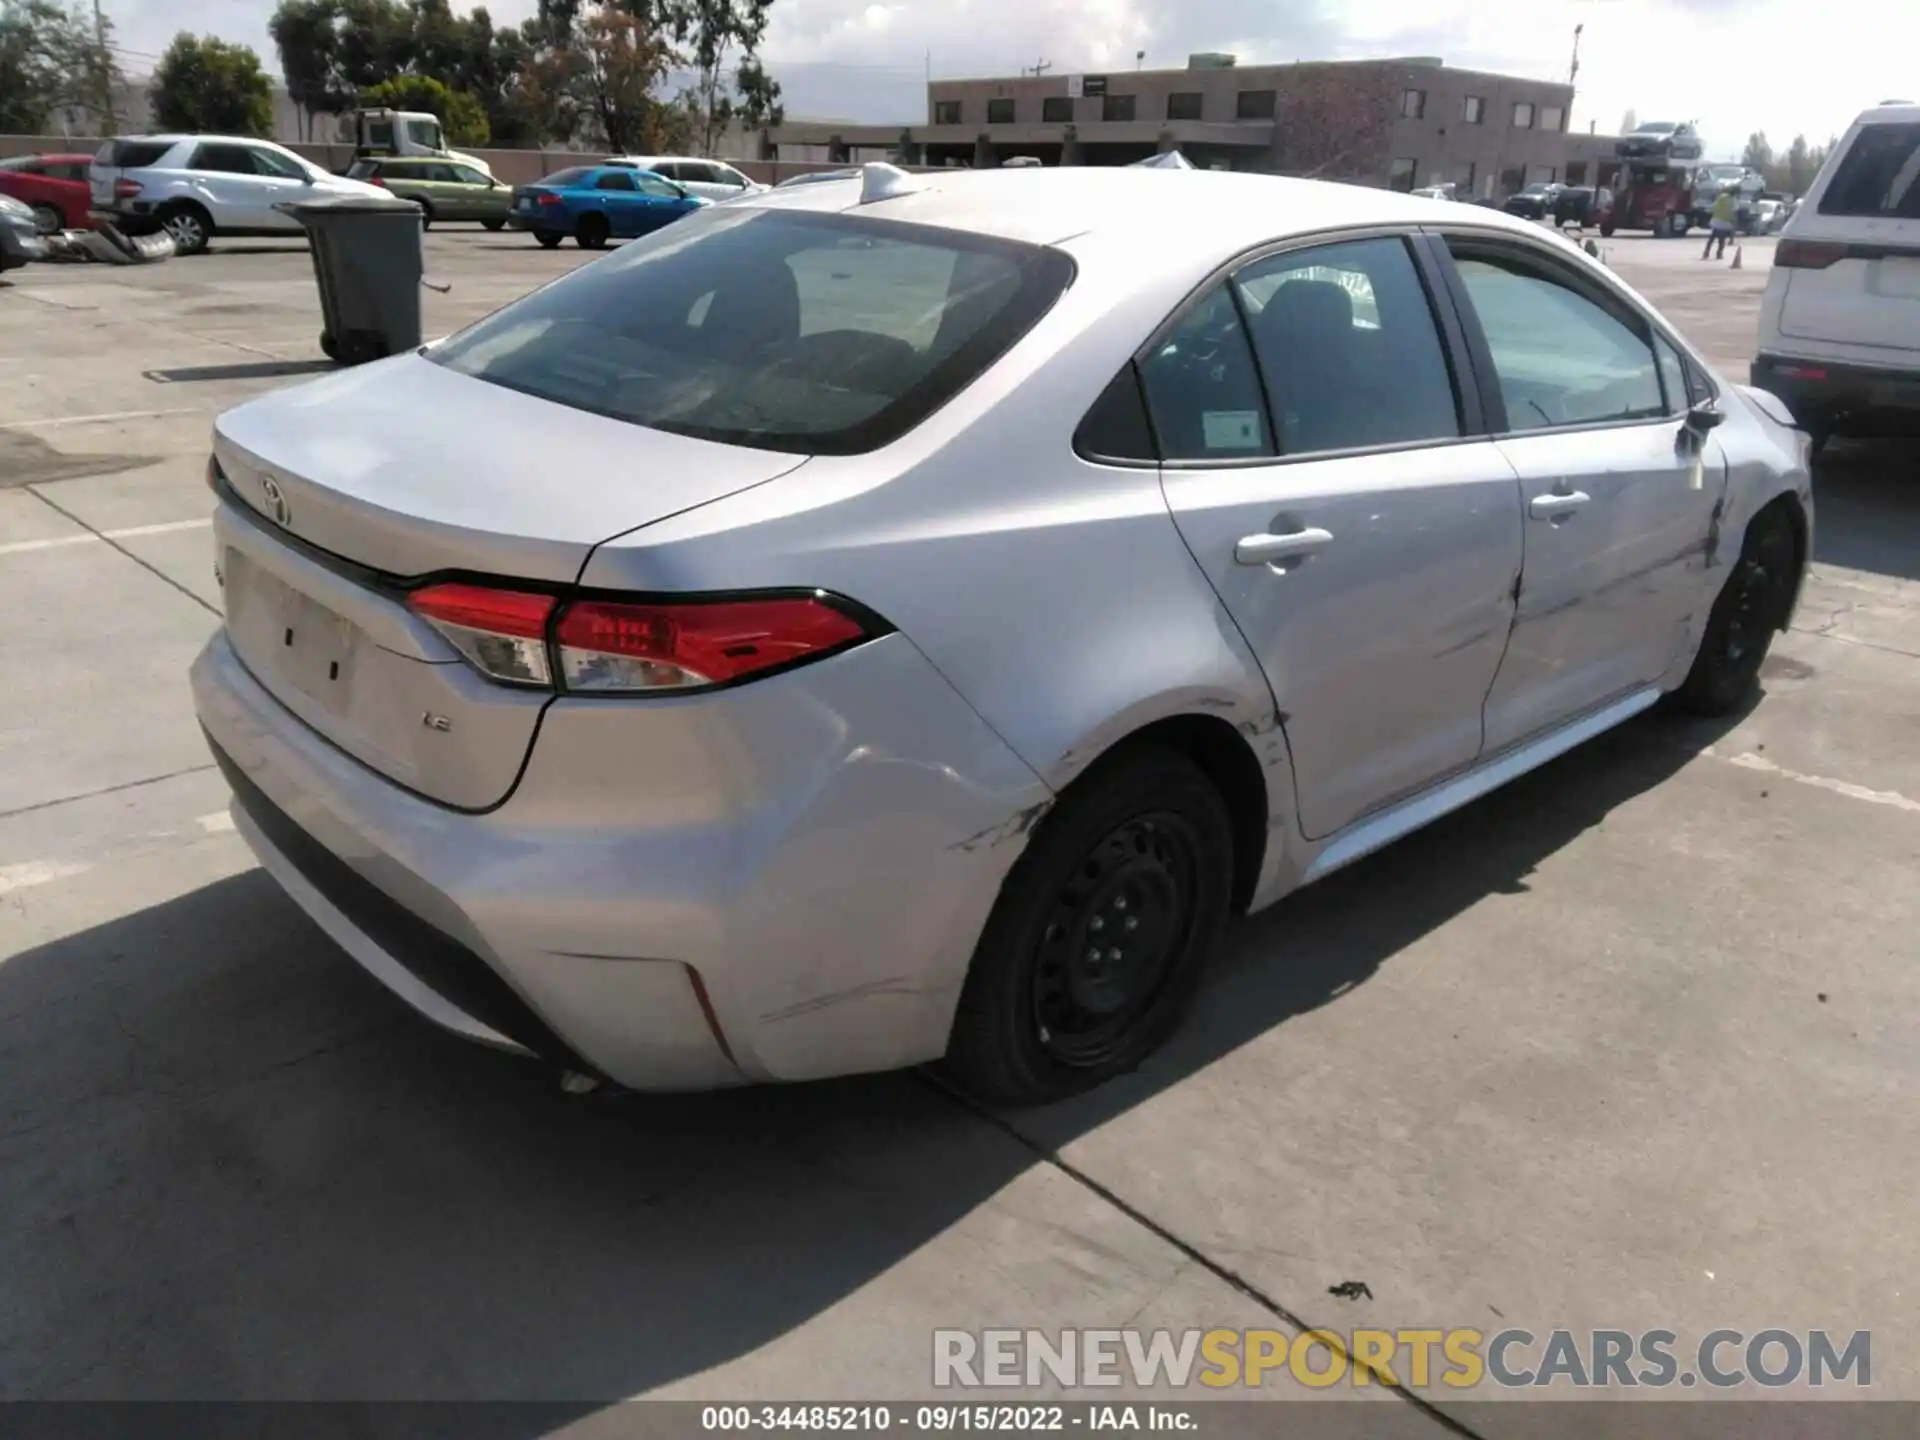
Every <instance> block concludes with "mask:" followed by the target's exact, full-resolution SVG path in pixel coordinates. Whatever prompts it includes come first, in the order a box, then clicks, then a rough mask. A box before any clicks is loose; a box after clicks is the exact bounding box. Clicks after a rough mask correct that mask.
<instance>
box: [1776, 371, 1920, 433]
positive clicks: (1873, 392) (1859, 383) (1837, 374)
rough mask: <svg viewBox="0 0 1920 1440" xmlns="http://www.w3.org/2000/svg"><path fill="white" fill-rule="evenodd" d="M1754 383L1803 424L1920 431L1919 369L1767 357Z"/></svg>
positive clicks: (1810, 426) (1906, 431)
mask: <svg viewBox="0 0 1920 1440" xmlns="http://www.w3.org/2000/svg"><path fill="white" fill-rule="evenodd" d="M1752 383H1753V385H1754V387H1755V388H1756V389H1760V390H1765V391H1767V392H1768V393H1769V394H1772V395H1777V396H1779V397H1780V399H1781V400H1782V401H1783V402H1784V403H1785V405H1786V407H1787V408H1788V409H1789V410H1791V411H1792V412H1793V417H1794V419H1795V420H1797V421H1798V422H1799V423H1800V424H1801V425H1802V426H1805V427H1808V428H1813V427H1816V426H1831V425H1833V424H1835V423H1837V422H1843V421H1844V422H1852V423H1856V424H1858V423H1866V424H1870V425H1875V426H1881V427H1885V428H1888V429H1892V430H1898V431H1900V432H1902V433H1908V432H1920V368H1916V367H1905V368H1892V367H1888V368H1881V367H1878V366H1865V365H1848V364H1836V363H1835V362H1833V361H1830V360H1806V359H1798V358H1795V357H1793V356H1790V355H1780V354H1772V353H1763V354H1761V355H1759V356H1758V357H1756V358H1755V360H1754V362H1753V369H1752Z"/></svg>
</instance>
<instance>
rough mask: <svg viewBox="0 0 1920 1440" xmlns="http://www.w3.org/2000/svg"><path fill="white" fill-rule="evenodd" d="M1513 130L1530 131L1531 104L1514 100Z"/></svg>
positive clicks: (1531, 125) (1526, 101) (1531, 123)
mask: <svg viewBox="0 0 1920 1440" xmlns="http://www.w3.org/2000/svg"><path fill="white" fill-rule="evenodd" d="M1513 128H1514V129H1516V130H1531V129H1532V128H1533V102H1532V101H1531V100H1516V101H1514V102H1513Z"/></svg>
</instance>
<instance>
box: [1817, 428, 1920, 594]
mask: <svg viewBox="0 0 1920 1440" xmlns="http://www.w3.org/2000/svg"><path fill="white" fill-rule="evenodd" d="M1813 503H1814V531H1815V533H1814V541H1813V548H1814V559H1816V560H1819V561H1822V562H1824V563H1826V564H1828V565H1841V566H1845V567H1847V568H1849V569H1853V570H1869V571H1872V572H1874V573H1876V574H1880V575H1891V576H1895V577H1897V578H1899V579H1902V580H1920V440H1855V439H1851V438H1847V437H1840V438H1836V439H1834V440H1832V441H1830V442H1829V443H1828V445H1827V448H1826V450H1825V451H1824V452H1823V453H1822V454H1821V456H1820V458H1819V459H1818V460H1816V461H1815V462H1814V467H1813Z"/></svg>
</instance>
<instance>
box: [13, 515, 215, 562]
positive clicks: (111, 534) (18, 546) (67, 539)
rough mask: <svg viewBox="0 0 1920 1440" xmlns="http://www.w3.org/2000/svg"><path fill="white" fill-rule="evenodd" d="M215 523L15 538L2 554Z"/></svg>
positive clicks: (172, 523)
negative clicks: (51, 536)
mask: <svg viewBox="0 0 1920 1440" xmlns="http://www.w3.org/2000/svg"><path fill="white" fill-rule="evenodd" d="M211 524H213V517H212V516H211V515H209V516H207V517H205V518H204V519H201V520H169V521H167V522H166V523H165V524H163V525H130V526H128V527H127V528H126V529H124V530H103V531H101V532H100V533H99V534H98V535H92V534H88V535H56V536H54V537H53V538H51V539H48V540H15V541H13V542H11V543H10V544H6V545H0V555H22V554H25V553H26V552H27V551H29V550H58V549H60V548H61V547H63V546H66V545H92V544H95V543H96V542H98V541H101V540H136V539H138V538H139V537H140V536H142V535H171V534H173V533H174V532H175V531H176V530H203V529H205V528H206V527H207V526H209V525H211Z"/></svg>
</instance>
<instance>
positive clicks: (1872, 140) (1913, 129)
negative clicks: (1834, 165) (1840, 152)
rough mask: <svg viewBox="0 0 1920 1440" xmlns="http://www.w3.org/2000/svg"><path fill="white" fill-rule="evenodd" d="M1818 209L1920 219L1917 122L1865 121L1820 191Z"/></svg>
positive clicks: (1824, 212)
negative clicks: (1884, 122)
mask: <svg viewBox="0 0 1920 1440" xmlns="http://www.w3.org/2000/svg"><path fill="white" fill-rule="evenodd" d="M1820 213H1821V214H1822V215H1853V216H1864V217H1867V218H1869V219H1884V220H1920V125H1866V126H1862V127H1861V130H1860V133H1859V134H1858V135H1857V136H1855V137H1854V141H1853V144H1852V146H1851V147H1850V148H1849V149H1848V150H1847V153H1846V154H1845V155H1844V156H1842V157H1841V160H1840V168H1839V169H1838V170H1836V171H1834V172H1833V179H1832V181H1831V182H1829V183H1828V185H1827V193H1826V194H1825V195H1822V196H1821V197H1820Z"/></svg>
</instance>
